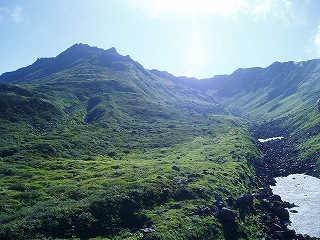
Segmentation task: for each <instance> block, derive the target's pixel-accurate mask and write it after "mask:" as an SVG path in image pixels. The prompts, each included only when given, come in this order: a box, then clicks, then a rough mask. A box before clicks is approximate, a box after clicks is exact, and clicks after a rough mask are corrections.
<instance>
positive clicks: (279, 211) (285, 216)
mask: <svg viewBox="0 0 320 240" xmlns="http://www.w3.org/2000/svg"><path fill="white" fill-rule="evenodd" d="M274 214H275V215H276V216H277V217H279V218H280V219H281V220H283V221H289V212H288V210H287V209H285V208H284V207H280V206H279V207H277V208H276V209H275V210H274Z"/></svg>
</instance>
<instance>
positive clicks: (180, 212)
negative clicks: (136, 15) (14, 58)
mask: <svg viewBox="0 0 320 240" xmlns="http://www.w3.org/2000/svg"><path fill="white" fill-rule="evenodd" d="M318 64H319V63H318V61H317V60H314V61H311V62H306V63H303V64H302V66H301V68H296V67H295V65H293V63H274V64H273V65H271V66H269V67H268V68H250V69H238V70H236V71H235V72H234V73H233V74H231V75H220V76H215V77H214V78H210V79H205V80H198V79H196V78H187V77H175V76H173V75H172V74H170V73H167V72H165V71H158V70H154V69H153V70H147V69H145V68H144V67H143V66H142V65H141V64H140V63H138V62H136V61H134V60H133V59H131V58H130V56H122V55H120V54H118V53H117V52H116V49H114V48H111V49H109V50H103V49H100V48H97V47H90V46H89V45H85V44H76V45H73V46H72V47H70V48H68V49H67V50H66V51H64V52H62V53H60V54H59V55H57V56H56V57H54V58H42V59H38V60H37V61H36V62H35V63H33V64H32V65H30V66H28V67H25V68H22V69H19V70H17V71H15V72H11V73H7V74H3V75H1V76H0V82H1V83H0V105H1V106H2V108H1V109H0V112H1V114H0V131H1V138H0V189H2V193H3V194H1V195H0V200H1V201H0V211H1V212H2V213H3V214H2V216H1V218H0V238H1V239H5V240H13V239H15V240H24V239H26V238H28V239H36V238H37V239H46V240H49V239H81V240H82V239H83V240H88V239H114V240H119V239H127V240H129V239H130V240H145V239H155V240H158V239H181V240H182V239H204V240H205V239H207V240H210V239H226V240H235V239H237V240H241V239H250V240H251V239H252V240H253V239H257V237H258V236H259V238H260V237H262V236H263V237H265V238H270V239H272V238H273V239H276V238H277V237H279V234H280V235H281V236H285V234H289V233H290V234H291V235H292V234H293V233H292V232H288V231H289V230H287V229H286V226H285V225H284V224H283V221H282V220H286V213H287V212H286V210H285V209H284V207H283V206H280V205H281V204H282V203H281V202H280V203H279V201H278V203H277V204H280V205H279V206H278V205H276V206H277V209H278V210H279V209H280V210H279V211H278V212H276V211H274V212H272V211H271V212H270V209H271V210H272V206H273V205H272V204H274V202H272V198H274V199H278V198H277V197H273V196H272V195H269V193H267V195H268V196H266V192H268V190H267V189H264V190H262V192H260V190H259V187H261V186H264V187H265V185H264V184H266V185H268V184H269V183H270V182H272V176H273V175H274V174H279V173H280V174H284V173H287V172H290V171H293V170H292V169H298V170H299V171H302V170H304V169H308V170H310V171H311V172H312V174H314V175H316V174H318V170H317V167H318V166H319V165H320V164H319V162H320V157H319V154H318V153H319V152H320V124H318V122H319V121H318V119H319V117H318V116H319V113H318V111H317V108H316V105H315V104H314V103H313V102H314V100H315V98H316V97H317V95H318V93H319V90H317V89H320V86H319V84H320V83H319V81H318V80H319V78H318V76H319V75H320V70H318ZM318 74H319V75H318ZM277 105H278V106H277ZM275 106H277V107H275ZM270 109H272V110H271V111H270ZM278 133H279V134H280V133H281V134H284V136H285V139H284V140H283V141H284V143H283V144H280V145H279V146H278V147H277V148H276V149H278V150H279V151H276V152H275V151H273V150H272V144H270V145H264V146H262V147H261V145H260V143H258V142H257V140H256V139H257V138H259V137H266V138H267V137H274V136H275V134H278ZM269 134H270V136H268V135H269ZM268 146H271V149H269V148H268ZM269 157H270V158H272V159H271V160H272V161H270V159H268V158H269ZM270 162H271V163H272V164H271V163H270ZM291 165H294V167H293V168H291ZM253 166H254V167H256V170H260V173H259V172H257V171H255V168H253ZM301 166H303V167H301ZM305 166H307V167H308V168H306V167H305ZM272 168H274V169H273V170H272ZM261 172H262V173H263V174H262V178H260V177H261V175H259V174H261ZM266 197H267V199H268V200H267V201H269V200H270V201H271V203H270V204H269V205H266V201H264V199H265V198H266ZM253 199H254V200H253ZM282 205H283V204H282ZM279 212H280V213H281V214H280V213H279ZM266 216H267V217H266ZM272 216H273V217H272ZM266 218H267V220H266V222H267V223H264V221H262V220H263V219H266ZM270 223H271V225H270ZM274 224H276V226H277V229H279V228H280V229H281V233H279V231H277V232H274V229H273V227H272V226H275V225H274ZM282 232H283V233H282ZM291 235H290V236H291Z"/></svg>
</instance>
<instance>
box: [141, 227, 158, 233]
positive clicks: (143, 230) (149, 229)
mask: <svg viewBox="0 0 320 240" xmlns="http://www.w3.org/2000/svg"><path fill="white" fill-rule="evenodd" d="M139 231H140V232H142V233H152V232H155V231H156V230H154V229H153V228H142V229H139Z"/></svg>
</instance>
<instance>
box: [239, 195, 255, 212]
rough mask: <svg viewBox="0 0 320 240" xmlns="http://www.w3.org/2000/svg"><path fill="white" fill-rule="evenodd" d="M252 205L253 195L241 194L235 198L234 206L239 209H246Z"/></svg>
mask: <svg viewBox="0 0 320 240" xmlns="http://www.w3.org/2000/svg"><path fill="white" fill-rule="evenodd" d="M252 206H253V196H252V195H251V194H245V195H241V196H240V197H238V198H237V200H236V207H237V208H239V209H247V208H250V207H252Z"/></svg>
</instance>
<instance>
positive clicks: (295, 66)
mask: <svg viewBox="0 0 320 240" xmlns="http://www.w3.org/2000/svg"><path fill="white" fill-rule="evenodd" d="M319 78H320V60H310V61H306V62H299V63H296V62H287V63H279V62H275V63H273V64H272V65H270V66H269V67H267V68H250V69H238V70H236V71H235V72H234V73H233V74H231V75H226V76H216V77H213V78H212V79H205V80H202V81H201V87H202V89H205V91H206V92H207V93H209V94H210V95H212V96H215V97H216V98H217V99H219V102H221V103H222V104H223V105H224V106H225V107H227V108H228V109H230V110H231V111H233V112H234V113H236V114H240V115H242V116H245V117H248V118H251V119H255V120H259V119H263V120H270V119H272V118H280V117H284V116H289V115H290V114H296V113H297V112H300V111H301V110H302V109H306V108H308V107H309V106H311V105H314V104H315V103H316V101H317V100H318V99H319V96H320V87H319V84H320V81H319Z"/></svg>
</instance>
